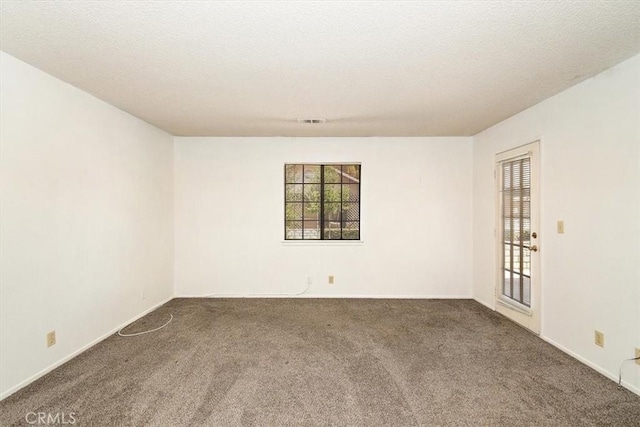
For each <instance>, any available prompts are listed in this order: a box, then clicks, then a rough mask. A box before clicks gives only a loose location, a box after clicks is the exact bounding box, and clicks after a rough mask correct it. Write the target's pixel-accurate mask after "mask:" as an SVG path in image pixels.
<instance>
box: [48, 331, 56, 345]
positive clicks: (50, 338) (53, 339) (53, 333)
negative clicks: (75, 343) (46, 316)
mask: <svg viewBox="0 0 640 427" xmlns="http://www.w3.org/2000/svg"><path fill="white" fill-rule="evenodd" d="M54 345H56V331H51V332H49V333H48V334H47V347H51V346H54Z"/></svg>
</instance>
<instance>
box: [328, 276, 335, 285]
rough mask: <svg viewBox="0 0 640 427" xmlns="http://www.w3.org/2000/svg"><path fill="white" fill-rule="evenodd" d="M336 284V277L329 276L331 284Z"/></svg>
mask: <svg viewBox="0 0 640 427" xmlns="http://www.w3.org/2000/svg"><path fill="white" fill-rule="evenodd" d="M334 283H335V280H334V277H333V276H329V284H330V285H333V284H334Z"/></svg>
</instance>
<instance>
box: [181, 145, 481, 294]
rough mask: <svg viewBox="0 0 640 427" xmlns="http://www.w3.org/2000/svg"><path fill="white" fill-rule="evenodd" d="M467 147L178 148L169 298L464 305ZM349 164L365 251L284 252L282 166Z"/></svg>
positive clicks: (313, 248) (467, 282)
mask: <svg viewBox="0 0 640 427" xmlns="http://www.w3.org/2000/svg"><path fill="white" fill-rule="evenodd" d="M471 142H472V140H471V138H175V284H176V294H177V295H179V296H201V295H212V294H216V295H250V294H267V293H276V294H295V293H299V292H301V291H303V290H305V288H306V287H307V276H308V275H310V276H312V277H313V284H312V285H311V286H310V288H309V289H308V290H307V292H306V293H305V296H371V297H375V296H389V297H393V296H411V297H426V296H430V297H447V298H450V297H457V296H462V297H470V296H471V243H472V240H471V222H472V218H471V187H472V186H471V154H472V146H471ZM349 161H356V162H362V183H361V187H362V205H361V208H362V225H361V226H362V234H361V238H362V240H363V241H364V243H362V244H361V245H356V246H345V245H339V244H334V245H333V246H325V245H318V244H308V245H306V246H299V245H288V244H283V235H284V230H283V227H284V224H283V223H284V188H283V186H284V185H283V181H284V169H283V168H284V164H285V163H295V162H349ZM328 275H334V276H335V279H336V283H335V284H334V285H328V284H327V276H328Z"/></svg>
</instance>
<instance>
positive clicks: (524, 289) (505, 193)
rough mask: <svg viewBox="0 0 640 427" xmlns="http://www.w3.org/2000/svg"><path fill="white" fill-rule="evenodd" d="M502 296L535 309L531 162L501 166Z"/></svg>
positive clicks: (505, 162)
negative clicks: (532, 293) (532, 267)
mask: <svg viewBox="0 0 640 427" xmlns="http://www.w3.org/2000/svg"><path fill="white" fill-rule="evenodd" d="M501 178H502V179H501V189H500V195H501V199H502V209H501V210H502V221H501V222H502V233H501V234H502V241H503V242H502V248H503V249H502V270H503V274H502V291H501V292H502V295H503V296H505V297H507V298H510V299H511V300H513V301H516V302H518V303H519V304H522V305H524V306H526V307H531V159H530V158H529V157H525V158H521V159H516V160H511V161H504V162H502V163H501Z"/></svg>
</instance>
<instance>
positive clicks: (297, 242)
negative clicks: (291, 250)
mask: <svg viewBox="0 0 640 427" xmlns="http://www.w3.org/2000/svg"><path fill="white" fill-rule="evenodd" d="M363 244H364V241H363V240H282V245H283V246H362V245H363Z"/></svg>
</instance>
